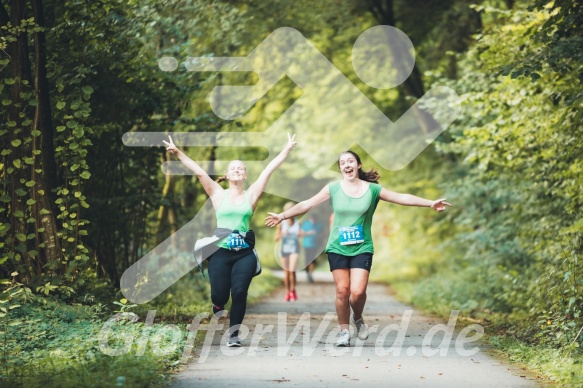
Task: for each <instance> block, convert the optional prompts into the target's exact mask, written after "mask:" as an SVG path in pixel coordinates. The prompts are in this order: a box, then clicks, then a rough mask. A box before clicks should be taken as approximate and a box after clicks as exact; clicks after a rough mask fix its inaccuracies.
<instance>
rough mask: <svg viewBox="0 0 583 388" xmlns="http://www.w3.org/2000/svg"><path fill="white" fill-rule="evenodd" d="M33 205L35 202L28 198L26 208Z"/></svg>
mask: <svg viewBox="0 0 583 388" xmlns="http://www.w3.org/2000/svg"><path fill="white" fill-rule="evenodd" d="M35 203H36V201H35V200H34V199H32V198H29V199H28V200H27V201H26V204H27V205H28V206H32V205H34V204H35Z"/></svg>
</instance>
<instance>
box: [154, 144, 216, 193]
mask: <svg viewBox="0 0 583 388" xmlns="http://www.w3.org/2000/svg"><path fill="white" fill-rule="evenodd" d="M168 138H169V139H170V143H168V142H165V141H163V142H164V144H166V151H168V152H169V153H170V154H172V155H176V156H177V157H178V159H179V160H180V161H181V162H182V164H184V165H185V166H186V168H188V169H189V170H190V171H192V172H194V173H195V174H196V176H197V177H198V179H199V180H200V183H202V187H203V188H204V191H206V193H207V195H208V196H209V197H211V199H212V198H213V195H215V194H217V193H219V192H222V190H223V188H222V187H221V186H220V185H219V184H218V183H217V182H215V181H213V180H212V179H211V177H210V176H209V175H208V174H207V173H206V171H205V170H203V169H202V167H200V166H199V165H198V163H196V162H195V161H194V160H192V159H190V158H189V157H188V156H186V155H185V154H184V152H182V151H180V150H179V149H178V147H176V145H175V144H174V142H173V141H172V137H170V136H168Z"/></svg>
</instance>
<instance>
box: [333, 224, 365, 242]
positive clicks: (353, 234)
mask: <svg viewBox="0 0 583 388" xmlns="http://www.w3.org/2000/svg"><path fill="white" fill-rule="evenodd" d="M338 238H339V240H340V245H354V244H360V243H362V242H364V233H363V231H362V225H356V226H339V227H338Z"/></svg>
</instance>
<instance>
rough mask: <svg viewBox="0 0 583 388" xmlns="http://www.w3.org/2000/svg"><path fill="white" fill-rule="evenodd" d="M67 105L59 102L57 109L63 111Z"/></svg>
mask: <svg viewBox="0 0 583 388" xmlns="http://www.w3.org/2000/svg"><path fill="white" fill-rule="evenodd" d="M66 105H67V104H66V103H65V102H64V101H59V102H57V109H63V108H64V107H65V106H66Z"/></svg>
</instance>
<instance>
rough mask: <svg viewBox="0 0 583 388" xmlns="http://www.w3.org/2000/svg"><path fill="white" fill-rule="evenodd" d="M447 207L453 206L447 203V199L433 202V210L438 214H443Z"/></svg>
mask: <svg viewBox="0 0 583 388" xmlns="http://www.w3.org/2000/svg"><path fill="white" fill-rule="evenodd" d="M446 206H451V203H448V202H445V198H441V199H438V200H436V201H433V204H432V205H431V208H432V209H433V210H436V211H437V212H438V213H441V212H442V211H444V210H445V209H446Z"/></svg>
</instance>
